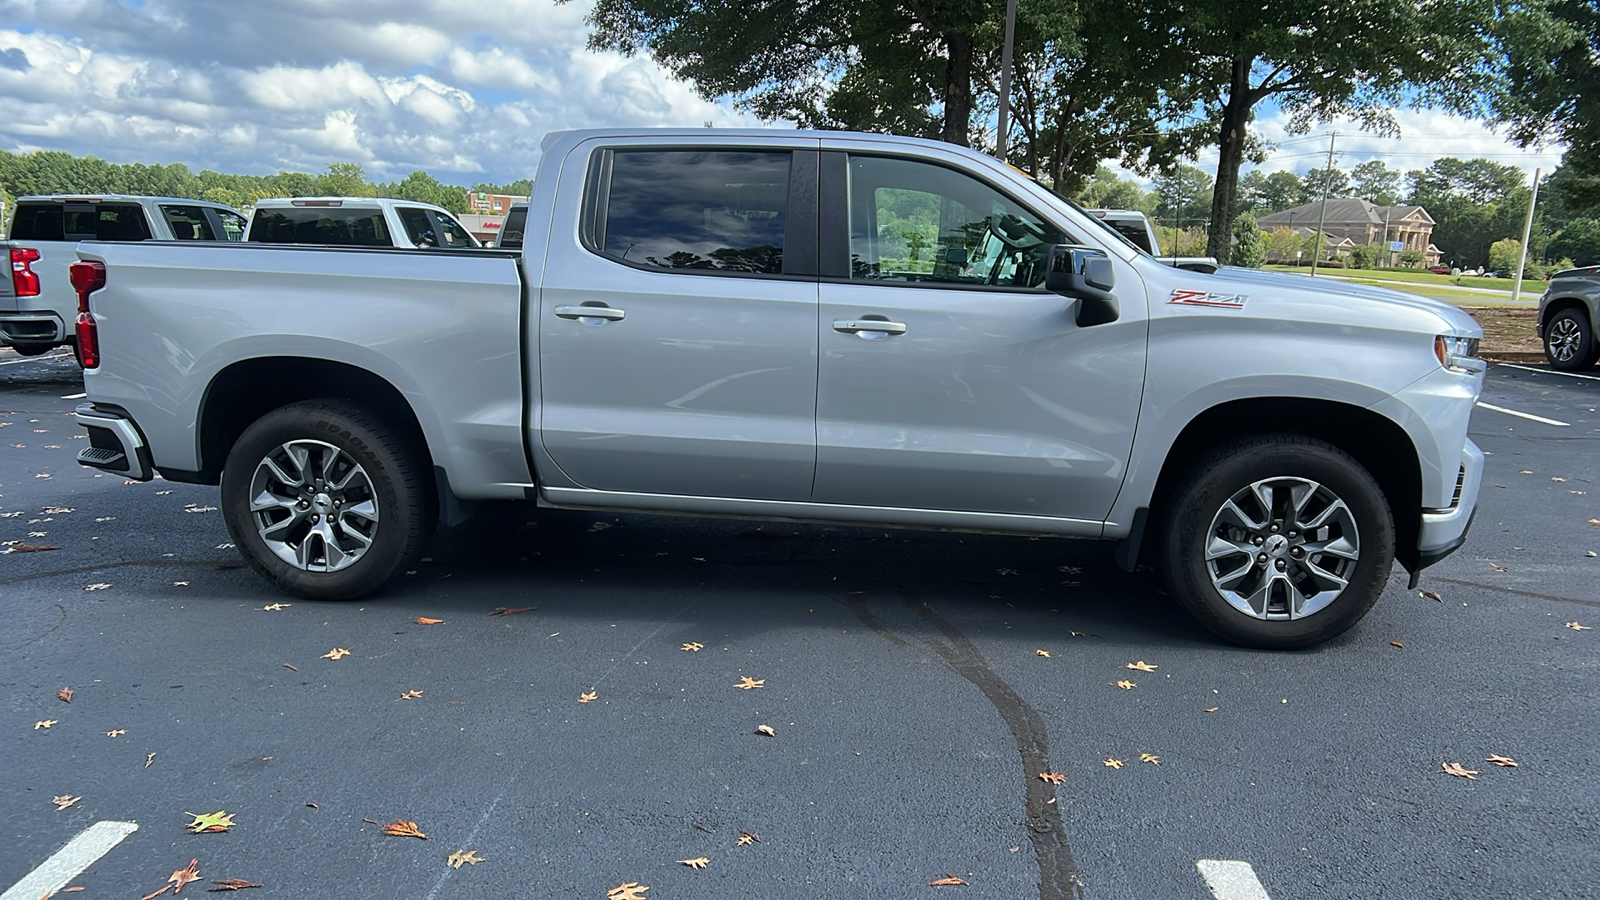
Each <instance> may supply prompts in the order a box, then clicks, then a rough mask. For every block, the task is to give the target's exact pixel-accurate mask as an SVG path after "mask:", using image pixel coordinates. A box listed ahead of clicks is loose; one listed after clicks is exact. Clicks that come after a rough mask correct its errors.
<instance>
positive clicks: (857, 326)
mask: <svg viewBox="0 0 1600 900" xmlns="http://www.w3.org/2000/svg"><path fill="white" fill-rule="evenodd" d="M833 330H834V331H837V332H839V333H840V334H853V335H855V336H856V337H858V338H864V339H866V340H869V341H881V340H883V339H885V338H888V337H892V336H894V335H897V334H905V333H906V323H904V322H890V321H889V320H887V319H834V320H833Z"/></svg>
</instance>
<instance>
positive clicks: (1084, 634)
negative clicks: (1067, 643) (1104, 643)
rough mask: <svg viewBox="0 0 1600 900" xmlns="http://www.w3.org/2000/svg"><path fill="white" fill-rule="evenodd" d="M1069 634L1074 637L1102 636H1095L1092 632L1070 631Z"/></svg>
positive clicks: (1096, 635)
mask: <svg viewBox="0 0 1600 900" xmlns="http://www.w3.org/2000/svg"><path fill="white" fill-rule="evenodd" d="M1067 634H1069V635H1071V636H1072V637H1099V636H1100V635H1098V634H1095V633H1094V632H1092V631H1069V632H1067Z"/></svg>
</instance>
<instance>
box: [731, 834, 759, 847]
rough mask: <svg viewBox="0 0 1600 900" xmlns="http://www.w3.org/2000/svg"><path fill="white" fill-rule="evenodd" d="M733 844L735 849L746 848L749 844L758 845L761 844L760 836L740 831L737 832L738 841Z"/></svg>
mask: <svg viewBox="0 0 1600 900" xmlns="http://www.w3.org/2000/svg"><path fill="white" fill-rule="evenodd" d="M733 843H734V846H736V847H748V846H750V845H751V844H759V843H761V835H759V834H756V833H755V832H753V831H741V832H739V839H738V840H737V841H734V842H733Z"/></svg>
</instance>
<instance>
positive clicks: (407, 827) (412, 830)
mask: <svg viewBox="0 0 1600 900" xmlns="http://www.w3.org/2000/svg"><path fill="white" fill-rule="evenodd" d="M382 828H383V833H384V834H392V835H394V836H395V837H414V838H422V839H423V840H427V839H428V836H427V835H425V834H423V833H422V832H420V831H418V830H417V823H415V822H407V821H406V820H405V819H395V820H394V821H393V822H390V823H389V824H387V825H384V826H382Z"/></svg>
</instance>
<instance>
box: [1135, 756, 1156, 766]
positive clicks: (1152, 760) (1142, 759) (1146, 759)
mask: <svg viewBox="0 0 1600 900" xmlns="http://www.w3.org/2000/svg"><path fill="white" fill-rule="evenodd" d="M1139 762H1147V763H1149V764H1150V765H1152V766H1159V765H1161V757H1159V756H1157V755H1155V754H1154V753H1141V754H1139Z"/></svg>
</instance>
